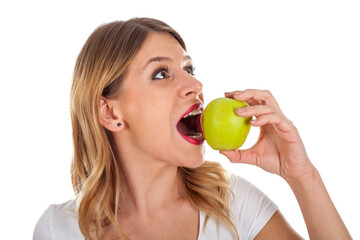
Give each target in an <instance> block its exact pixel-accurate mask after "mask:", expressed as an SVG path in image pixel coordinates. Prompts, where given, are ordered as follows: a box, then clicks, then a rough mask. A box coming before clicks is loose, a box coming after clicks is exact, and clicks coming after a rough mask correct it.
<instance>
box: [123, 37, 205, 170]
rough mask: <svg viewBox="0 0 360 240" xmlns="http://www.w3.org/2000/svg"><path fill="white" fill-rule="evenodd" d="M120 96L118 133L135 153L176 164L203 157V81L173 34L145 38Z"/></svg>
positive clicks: (188, 163)
mask: <svg viewBox="0 0 360 240" xmlns="http://www.w3.org/2000/svg"><path fill="white" fill-rule="evenodd" d="M117 99H118V101H119V105H120V111H121V113H122V117H123V120H124V122H125V125H124V129H123V131H120V133H119V134H122V138H121V139H124V138H125V139H126V141H127V142H128V144H131V145H132V148H130V149H136V154H140V156H146V157H151V158H152V159H154V160H160V161H164V162H167V163H170V164H172V165H176V166H185V167H196V166H199V165H200V164H201V163H202V162H203V149H204V146H203V142H204V137H203V134H202V128H201V114H202V111H203V105H202V103H203V96H202V84H201V83H200V82H199V81H198V80H196V78H195V77H194V76H193V66H192V60H191V58H190V57H189V56H188V55H187V53H186V52H185V50H184V49H183V48H182V47H181V45H180V44H179V43H178V41H177V40H176V39H174V38H173V37H172V36H170V35H169V34H166V33H151V34H150V35H149V36H148V37H147V39H146V41H145V42H144V43H143V45H142V47H141V49H140V50H139V52H138V53H137V55H136V56H135V57H134V59H133V60H132V62H131V64H130V66H129V69H128V72H127V75H126V77H125V79H124V80H123V83H122V86H121V90H120V93H119V97H118V98H117ZM190 112H191V114H190V116H188V117H186V118H183V117H184V116H185V115H187V114H189V113H190ZM197 114H198V115H197ZM192 115H193V116H192ZM180 120H181V121H180ZM190 129H192V130H190ZM120 150H121V149H120ZM136 154H134V156H135V155H136ZM136 156H138V155H136Z"/></svg>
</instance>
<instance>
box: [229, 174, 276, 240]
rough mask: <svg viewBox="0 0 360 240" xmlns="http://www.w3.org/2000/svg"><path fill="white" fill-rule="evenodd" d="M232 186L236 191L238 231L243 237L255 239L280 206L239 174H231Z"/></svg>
mask: <svg viewBox="0 0 360 240" xmlns="http://www.w3.org/2000/svg"><path fill="white" fill-rule="evenodd" d="M230 187H231V188H232V191H233V193H234V199H233V203H232V204H233V209H234V210H233V213H234V216H235V218H236V221H237V225H238V227H239V230H238V231H239V232H241V235H242V237H243V239H254V238H255V236H256V235H257V234H258V233H259V232H260V231H261V229H262V228H263V227H264V226H265V225H266V223H267V222H268V221H269V220H270V218H271V217H272V216H273V215H274V213H275V212H276V211H277V210H278V207H277V205H276V204H275V203H274V202H273V201H272V200H271V199H270V198H269V197H268V196H266V195H265V194H264V193H263V192H262V191H261V190H260V189H258V188H257V187H255V186H254V185H252V184H251V183H249V182H248V181H246V180H244V179H243V178H241V177H239V176H236V175H231V177H230Z"/></svg>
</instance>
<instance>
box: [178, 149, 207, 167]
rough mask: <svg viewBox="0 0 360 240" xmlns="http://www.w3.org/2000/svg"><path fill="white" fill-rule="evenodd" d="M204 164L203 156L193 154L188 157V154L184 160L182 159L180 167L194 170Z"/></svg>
mask: <svg viewBox="0 0 360 240" xmlns="http://www.w3.org/2000/svg"><path fill="white" fill-rule="evenodd" d="M203 163H204V155H203V154H200V153H199V154H195V155H190V154H188V155H187V156H185V158H184V159H182V161H181V167H186V168H196V167H199V166H200V165H202V164H203Z"/></svg>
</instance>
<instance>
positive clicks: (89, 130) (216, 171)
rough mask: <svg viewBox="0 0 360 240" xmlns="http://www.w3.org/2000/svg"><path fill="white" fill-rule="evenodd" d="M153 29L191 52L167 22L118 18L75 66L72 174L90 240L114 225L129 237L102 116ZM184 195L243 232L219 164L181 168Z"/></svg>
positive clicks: (84, 231) (117, 174) (97, 36)
mask: <svg viewBox="0 0 360 240" xmlns="http://www.w3.org/2000/svg"><path fill="white" fill-rule="evenodd" d="M150 32H163V33H168V34H170V35H171V36H173V37H174V38H175V39H176V40H177V41H178V42H179V43H180V44H181V46H182V47H183V48H184V50H185V51H186V46H185V43H184V41H183V40H182V38H181V37H180V35H179V34H178V33H177V32H176V31H175V30H173V29H172V28H171V27H170V26H168V25H167V24H166V23H164V22H162V21H159V20H155V19H150V18H133V19H130V20H128V21H115V22H111V23H108V24H105V25H101V26H100V27H98V28H97V29H96V30H95V31H94V32H93V33H92V34H91V35H90V37H89V38H88V40H87V41H86V43H85V45H84V46H83V48H82V50H81V52H80V54H79V56H78V58H77V61H76V64H75V69H74V75H73V83H72V88H71V121H72V128H73V144H74V156H73V160H72V164H71V178H72V184H73V188H74V191H75V194H76V198H77V214H78V217H79V220H78V221H79V227H80V230H81V232H82V234H83V235H84V237H85V238H86V239H88V240H91V239H93V237H92V236H93V234H91V233H94V231H95V234H96V238H98V239H99V238H100V236H101V233H102V228H103V227H104V226H107V225H109V224H111V225H113V226H114V228H115V230H116V231H117V232H118V234H120V236H121V237H122V238H124V239H127V237H126V234H125V233H124V231H123V230H122V228H121V226H119V224H118V223H117V211H118V206H119V202H120V201H121V200H122V197H123V196H124V194H125V193H124V192H123V189H124V185H123V184H124V181H123V179H122V178H123V174H122V172H121V169H120V168H119V165H118V162H117V159H116V156H115V154H114V151H113V146H112V140H111V134H110V133H109V132H108V131H107V130H106V129H105V128H103V126H102V125H101V123H100V121H99V113H98V107H99V103H100V99H101V97H102V96H104V97H107V98H111V97H115V96H116V95H117V94H118V91H119V89H120V87H121V82H122V79H123V78H124V76H125V75H126V72H127V69H128V66H129V64H130V63H131V60H132V59H133V58H134V56H135V55H136V53H137V52H138V51H139V49H140V47H141V45H142V43H143V42H144V41H145V39H146V37H147V36H148V34H149V33H150ZM178 172H179V174H180V176H182V179H183V184H184V189H185V193H184V194H185V197H186V198H187V200H188V201H189V202H190V203H192V204H193V205H194V206H195V207H197V208H198V209H200V210H202V211H203V212H204V213H205V214H206V220H205V223H206V221H207V219H208V217H214V218H215V219H216V220H217V221H218V223H219V222H222V223H223V224H225V225H226V226H228V227H229V228H230V229H232V230H233V232H234V234H235V235H236V236H237V237H238V233H237V231H236V228H235V226H234V224H233V222H232V220H231V210H230V208H229V204H230V203H229V193H230V192H231V190H230V188H229V179H228V176H227V173H226V171H225V170H224V169H223V168H222V167H221V165H220V164H218V163H215V162H204V163H203V164H202V165H201V166H199V167H197V168H193V169H189V168H184V167H179V168H178Z"/></svg>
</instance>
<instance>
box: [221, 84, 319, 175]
mask: <svg viewBox="0 0 360 240" xmlns="http://www.w3.org/2000/svg"><path fill="white" fill-rule="evenodd" d="M225 97H228V98H234V99H236V100H240V101H244V102H246V103H248V104H249V107H246V108H240V109H237V111H236V112H237V114H238V115H239V116H241V117H251V116H255V117H256V118H255V119H253V120H252V121H251V125H252V126H254V127H260V136H259V139H258V141H257V143H256V144H255V145H254V146H253V147H251V148H250V149H246V150H235V151H220V153H222V154H224V155H225V156H227V158H229V160H230V161H231V162H234V163H238V162H239V163H248V164H252V165H256V166H258V167H260V168H262V169H264V170H265V171H268V172H270V173H275V174H278V175H280V176H281V177H283V178H284V179H294V178H295V179H297V178H300V177H301V176H303V175H306V174H307V173H310V172H312V171H313V170H314V166H313V165H312V164H311V162H310V160H309V158H308V156H307V154H306V151H305V148H304V145H303V142H302V141H301V138H300V136H299V133H298V131H297V129H296V127H295V126H294V124H293V123H292V122H291V121H290V120H289V119H287V118H286V116H285V115H284V114H283V112H282V111H281V110H280V107H279V105H278V103H277V101H276V100H275V98H274V97H273V96H272V94H271V93H270V92H269V91H267V90H254V89H248V90H244V91H234V92H230V93H225Z"/></svg>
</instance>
